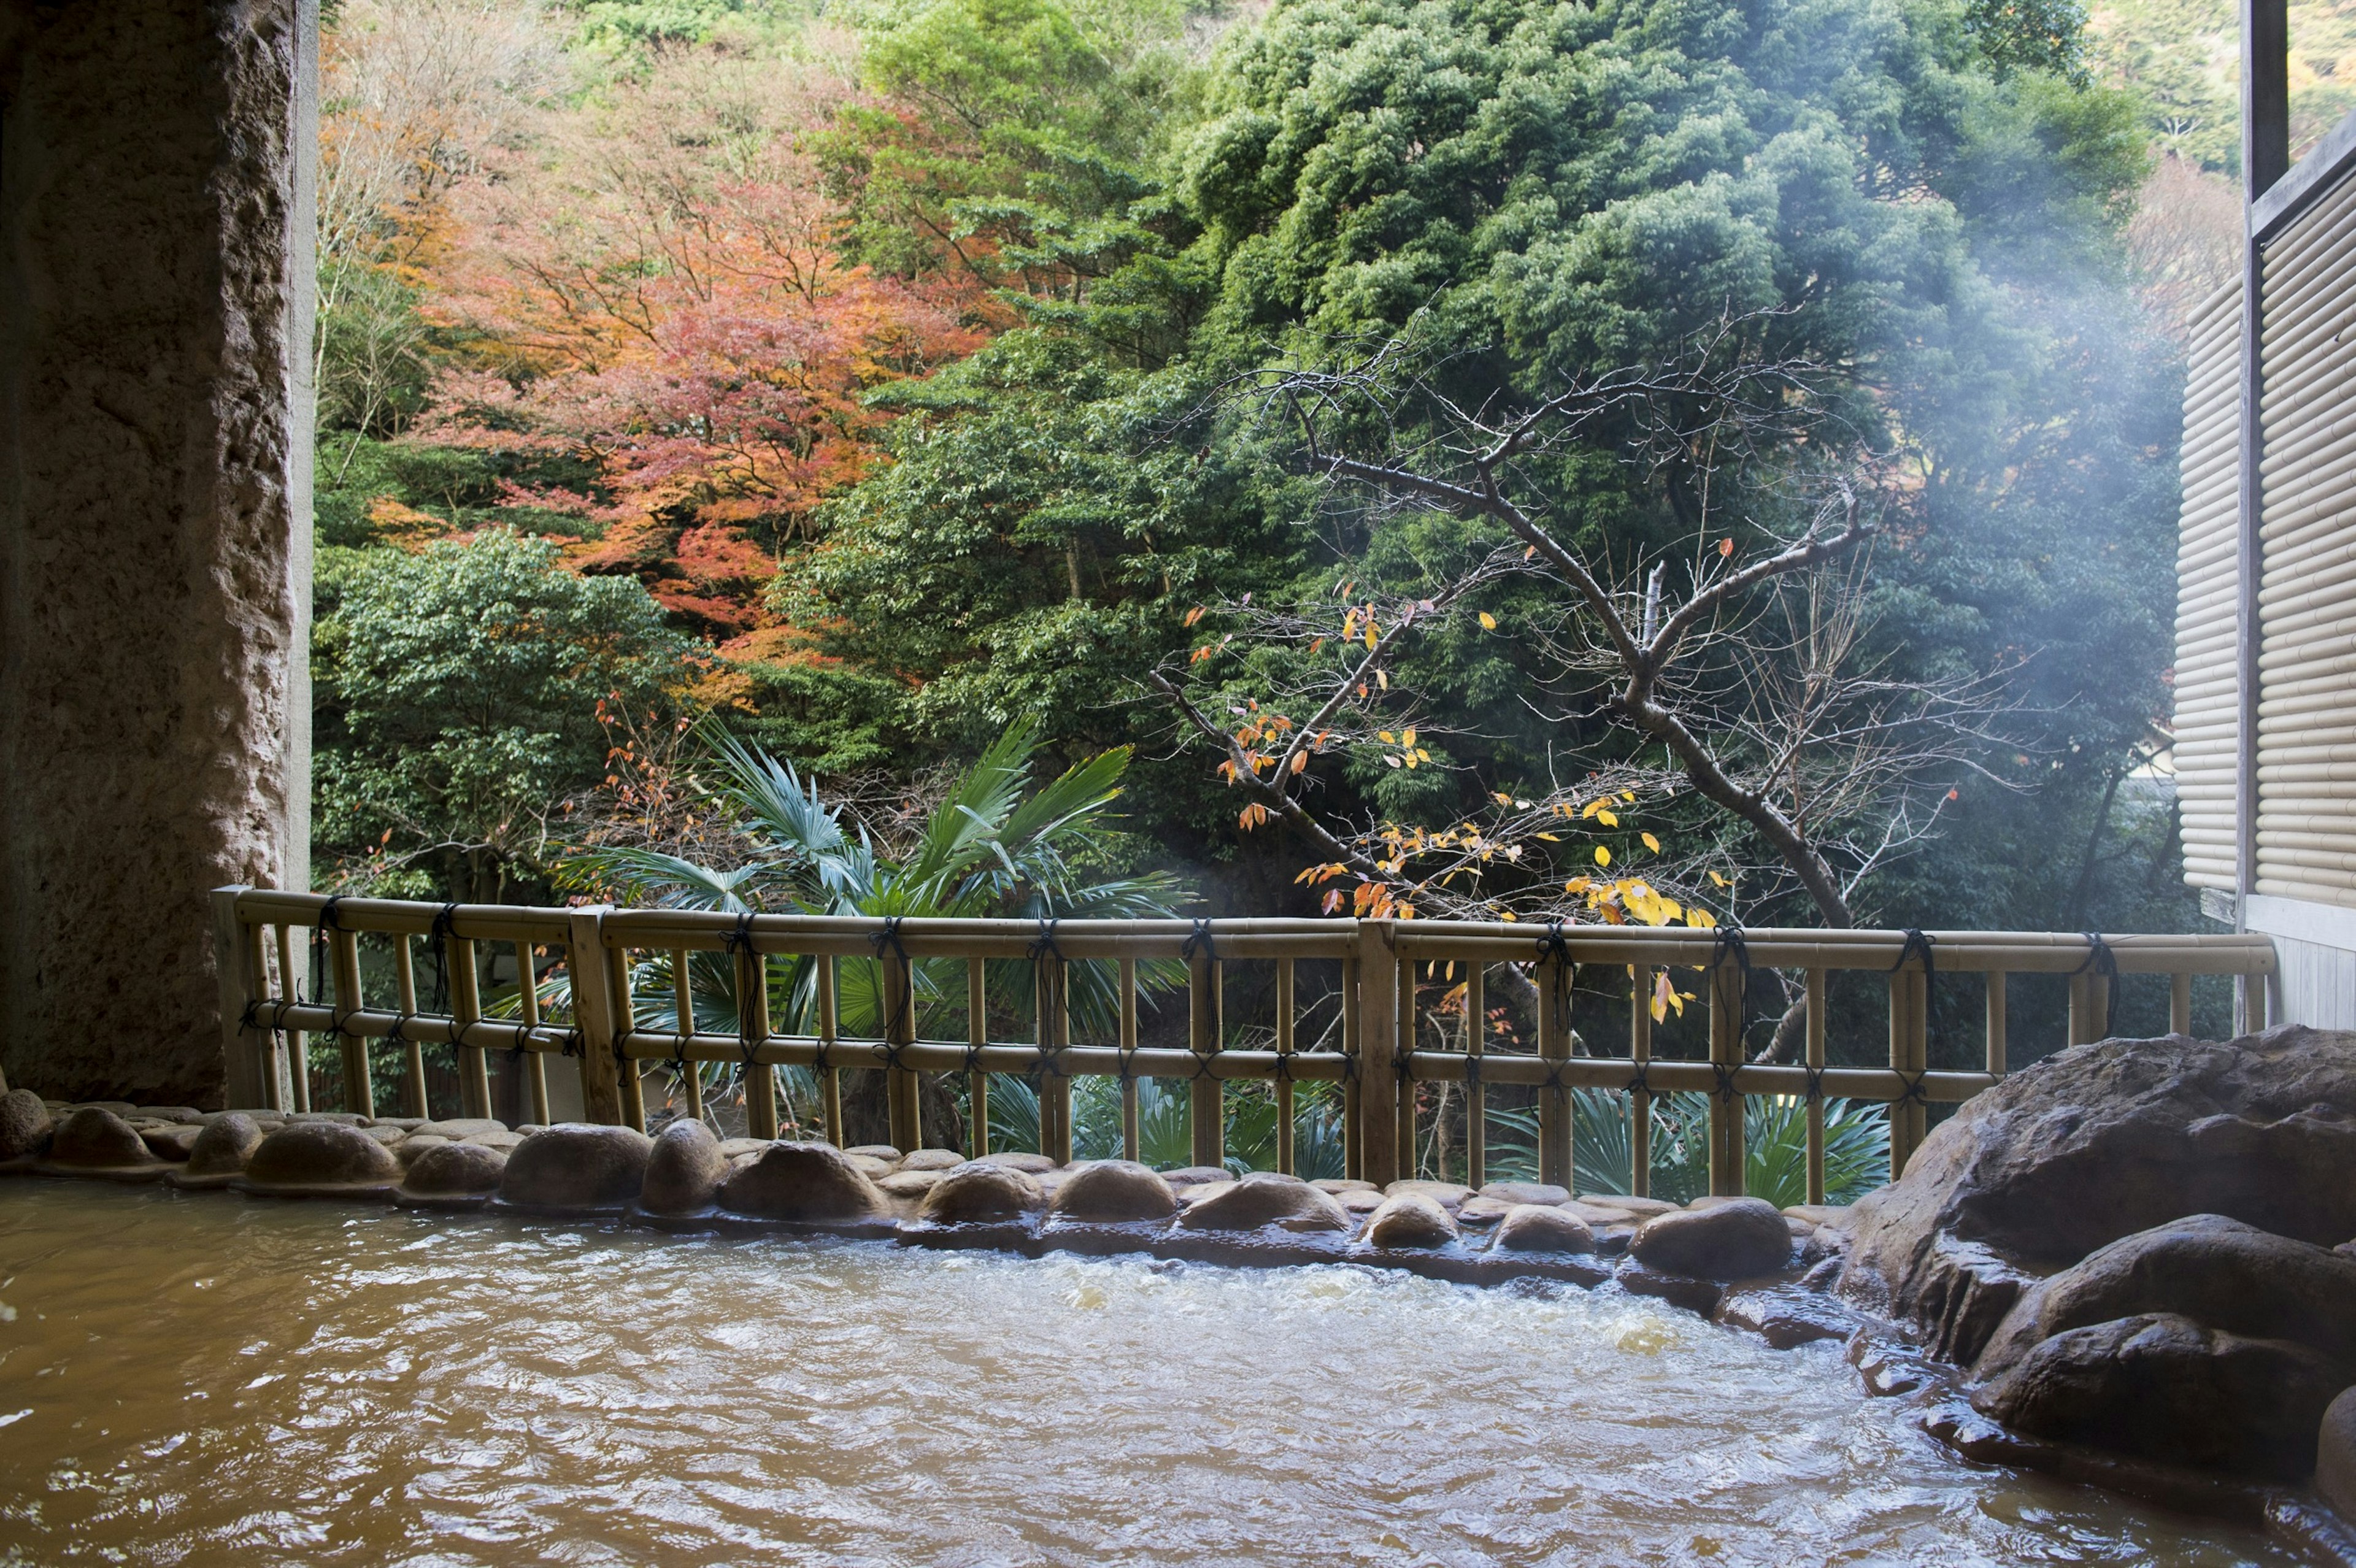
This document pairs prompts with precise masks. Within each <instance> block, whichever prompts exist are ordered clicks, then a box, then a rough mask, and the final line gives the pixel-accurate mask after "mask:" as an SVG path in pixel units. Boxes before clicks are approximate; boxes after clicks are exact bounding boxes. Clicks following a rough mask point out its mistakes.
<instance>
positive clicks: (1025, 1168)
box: [965, 1149, 1055, 1176]
mask: <svg viewBox="0 0 2356 1568" xmlns="http://www.w3.org/2000/svg"><path fill="white" fill-rule="evenodd" d="M965 1163H968V1164H971V1165H996V1166H1003V1167H1004V1168H1007V1169H1008V1170H1019V1171H1022V1172H1023V1174H1024V1175H1026V1176H1044V1174H1046V1173H1047V1172H1048V1171H1051V1170H1053V1169H1055V1161H1054V1160H1052V1159H1049V1158H1048V1157H1046V1156H1045V1155H1044V1154H1028V1153H1025V1152H1023V1150H1020V1149H1010V1150H1008V1151H1007V1152H1006V1153H1004V1154H986V1155H983V1156H982V1157H980V1159H977V1160H969V1161H967V1162H965Z"/></svg>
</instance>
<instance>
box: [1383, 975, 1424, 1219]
mask: <svg viewBox="0 0 2356 1568" xmlns="http://www.w3.org/2000/svg"><path fill="white" fill-rule="evenodd" d="M1422 1022H1423V1019H1422V1018H1421V1016H1420V1015H1419V1014H1418V1013H1417V1011H1416V1007H1415V961H1414V960H1413V959H1408V961H1406V962H1404V963H1402V964H1401V965H1399V966H1398V1054H1397V1056H1396V1057H1394V1058H1393V1061H1394V1062H1395V1063H1396V1068H1395V1072H1394V1076H1396V1077H1397V1078H1398V1099H1397V1100H1395V1101H1394V1102H1393V1119H1392V1125H1391V1137H1392V1138H1393V1140H1394V1141H1396V1142H1397V1143H1398V1173H1399V1177H1400V1179H1403V1180H1408V1181H1412V1180H1414V1179H1416V1178H1417V1177H1419V1176H1420V1175H1422V1174H1423V1168H1422V1166H1421V1164H1420V1163H1419V1161H1418V1160H1417V1159H1416V1156H1415V1112H1416V1104H1415V1102H1416V1093H1415V1074H1414V1073H1413V1072H1411V1071H1409V1067H1410V1062H1411V1059H1412V1058H1413V1057H1414V1055H1415V1047H1416V1035H1417V1032H1418V1029H1419V1026H1420V1025H1421V1023H1422Z"/></svg>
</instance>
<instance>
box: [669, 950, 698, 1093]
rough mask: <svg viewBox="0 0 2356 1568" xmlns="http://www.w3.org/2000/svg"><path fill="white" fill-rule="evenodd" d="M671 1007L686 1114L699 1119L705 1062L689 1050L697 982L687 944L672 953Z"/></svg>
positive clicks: (676, 1059)
mask: <svg viewBox="0 0 2356 1568" xmlns="http://www.w3.org/2000/svg"><path fill="white" fill-rule="evenodd" d="M670 1008H671V1032H672V1033H673V1034H675V1035H676V1036H678V1044H677V1047H676V1049H675V1050H674V1051H673V1053H672V1059H673V1060H674V1061H677V1062H678V1063H679V1076H680V1092H681V1093H684V1094H685V1095H686V1096H687V1114H688V1115H690V1116H691V1117H693V1118H694V1119H695V1120H696V1121H699V1122H700V1121H701V1120H703V1064H702V1063H701V1062H700V1061H692V1060H691V1059H690V1058H689V1056H688V1054H687V1048H688V1044H689V1042H690V1041H691V1040H694V1038H695V982H694V978H693V976H692V975H691V972H690V970H689V969H688V959H687V949H686V948H684V947H680V948H674V949H673V950H672V952H671V955H670Z"/></svg>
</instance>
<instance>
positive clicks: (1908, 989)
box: [1890, 958, 1930, 1181]
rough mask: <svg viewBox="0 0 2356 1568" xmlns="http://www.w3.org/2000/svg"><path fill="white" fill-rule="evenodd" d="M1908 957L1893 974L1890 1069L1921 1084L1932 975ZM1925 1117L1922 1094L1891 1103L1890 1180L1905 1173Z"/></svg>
mask: <svg viewBox="0 0 2356 1568" xmlns="http://www.w3.org/2000/svg"><path fill="white" fill-rule="evenodd" d="M1917 963H1918V961H1916V960H1913V959H1911V958H1910V959H1909V960H1908V961H1907V965H1906V966H1905V967H1903V968H1901V969H1895V970H1892V971H1891V972H1890V1071H1891V1072H1895V1073H1898V1074H1899V1075H1900V1076H1901V1078H1903V1079H1904V1080H1905V1081H1906V1082H1907V1083H1919V1082H1920V1081H1921V1074H1922V1070H1923V1067H1924V1066H1925V1065H1926V1063H1927V1062H1928V1061H1929V1057H1930V1050H1929V1044H1930V1042H1929V1011H1930V976H1928V975H1926V974H1924V973H1923V972H1922V969H1921V968H1919V967H1918V966H1917ZM1925 1120H1926V1117H1925V1115H1924V1110H1923V1105H1922V1099H1921V1097H1920V1096H1919V1095H1915V1094H1909V1093H1903V1092H1901V1094H1900V1096H1899V1097H1898V1098H1897V1099H1894V1100H1892V1101H1891V1102H1890V1180H1892V1181H1895V1180H1897V1179H1899V1178H1900V1177H1901V1176H1903V1175H1904V1174H1905V1173H1906V1165H1907V1162H1908V1161H1909V1160H1911V1159H1912V1158H1913V1157H1914V1150H1915V1149H1916V1148H1917V1147H1920V1146H1921V1144H1922V1132H1923V1124H1924V1122H1925Z"/></svg>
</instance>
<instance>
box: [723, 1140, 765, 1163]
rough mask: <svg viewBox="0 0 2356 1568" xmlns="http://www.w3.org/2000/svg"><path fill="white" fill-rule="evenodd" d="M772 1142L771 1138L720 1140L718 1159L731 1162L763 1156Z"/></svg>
mask: <svg viewBox="0 0 2356 1568" xmlns="http://www.w3.org/2000/svg"><path fill="white" fill-rule="evenodd" d="M774 1141H775V1140H774V1139H771V1138H722V1139H721V1140H720V1157H721V1158H723V1159H724V1160H729V1161H732V1162H733V1161H734V1160H738V1159H742V1158H744V1157H749V1156H752V1155H757V1154H765V1153H766V1152H767V1151H768V1147H769V1145H770V1144H771V1143H772V1142H774Z"/></svg>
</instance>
